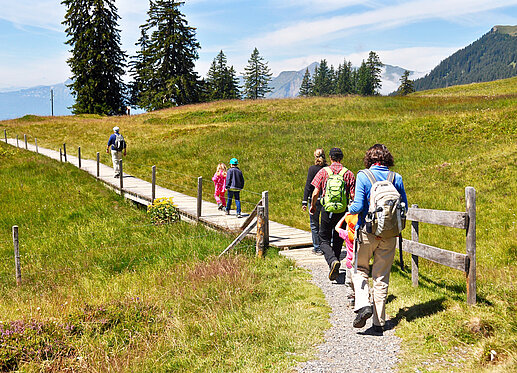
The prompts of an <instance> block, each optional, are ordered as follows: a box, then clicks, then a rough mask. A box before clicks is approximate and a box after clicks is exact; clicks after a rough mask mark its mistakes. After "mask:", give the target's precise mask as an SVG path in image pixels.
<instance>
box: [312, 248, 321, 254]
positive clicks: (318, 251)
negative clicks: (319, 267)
mask: <svg viewBox="0 0 517 373" xmlns="http://www.w3.org/2000/svg"><path fill="white" fill-rule="evenodd" d="M312 253H313V254H314V255H323V251H321V249H312Z"/></svg>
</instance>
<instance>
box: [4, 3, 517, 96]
mask: <svg viewBox="0 0 517 373" xmlns="http://www.w3.org/2000/svg"><path fill="white" fill-rule="evenodd" d="M115 4H116V6H117V8H118V14H119V15H120V17H121V19H120V21H119V28H120V30H121V32H120V35H121V41H122V49H123V50H124V51H126V53H127V54H128V55H129V56H131V55H134V54H135V51H136V46H135V42H136V41H137V39H138V37H139V34H140V29H139V26H140V25H142V24H143V23H145V20H146V17H147V14H146V13H147V10H148V7H149V2H148V1H147V0H116V2H115ZM180 10H181V12H182V13H183V14H184V15H185V17H186V19H187V21H188V23H189V25H190V26H193V27H195V28H196V37H197V39H198V41H199V43H200V44H201V49H200V50H199V60H198V61H197V62H196V70H197V71H198V73H199V74H200V75H201V76H204V75H205V74H206V72H207V71H208V68H209V66H210V64H211V62H212V60H213V59H214V58H215V56H216V55H217V53H218V52H219V51H221V50H222V51H223V52H224V54H225V55H226V57H227V59H228V63H229V65H232V66H234V68H235V70H236V71H237V73H239V74H240V73H242V72H243V71H244V67H245V66H246V64H247V61H248V59H249V57H250V55H251V52H252V51H253V49H254V48H255V47H256V48H258V50H259V52H260V55H261V56H262V57H263V58H264V59H265V61H267V62H268V66H269V67H270V69H271V72H272V73H273V75H274V76H276V75H278V74H279V73H280V72H281V71H286V70H301V69H303V68H305V67H306V66H308V65H309V64H311V63H312V62H319V61H320V60H322V59H326V60H327V61H328V62H329V64H332V65H334V66H337V65H338V64H340V63H342V62H343V60H344V59H346V60H347V61H352V63H353V64H354V65H355V66H358V65H359V64H360V63H361V61H362V60H363V59H366V58H367V56H368V52H369V51H375V52H376V53H377V54H378V55H379V57H380V59H381V61H382V62H383V63H385V64H389V65H395V66H400V67H403V68H405V69H408V70H412V71H418V72H426V71H430V70H431V69H432V68H433V67H435V66H436V65H437V64H438V63H439V62H440V61H441V60H443V59H444V58H446V57H448V56H449V55H451V54H452V53H454V52H455V51H457V50H458V49H461V48H463V47H465V46H467V45H468V44H470V43H472V42H473V41H475V40H477V39H479V38H480V37H481V36H483V35H484V34H485V33H487V32H489V31H490V29H491V28H492V27H493V26H495V25H517V0H384V1H383V0H380V1H375V0H185V4H184V5H183V6H182V7H181V8H180ZM64 13H65V8H64V6H63V5H61V4H60V0H16V1H13V0H0V91H6V90H14V89H19V88H23V87H32V86H37V85H52V84H58V83H63V82H65V81H66V80H67V79H68V78H69V77H70V70H69V68H68V65H67V63H66V60H67V58H68V57H69V56H70V54H69V50H70V47H69V46H68V45H66V44H65V41H66V40H67V36H66V34H65V32H64V26H63V25H62V24H61V22H62V21H63V16H64Z"/></svg>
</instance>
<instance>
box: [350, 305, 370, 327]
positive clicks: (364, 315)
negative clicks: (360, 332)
mask: <svg viewBox="0 0 517 373" xmlns="http://www.w3.org/2000/svg"><path fill="white" fill-rule="evenodd" d="M356 313H357V315H356V317H355V319H354V323H353V324H354V328H362V327H363V326H365V325H366V320H368V319H369V318H370V317H372V315H373V312H372V306H365V307H363V308H359V309H358V310H357V311H356Z"/></svg>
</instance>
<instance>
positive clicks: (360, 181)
mask: <svg viewBox="0 0 517 373" xmlns="http://www.w3.org/2000/svg"><path fill="white" fill-rule="evenodd" d="M329 157H330V165H327V161H326V158H325V153H324V151H323V149H316V150H315V151H314V165H312V166H311V167H309V170H308V173H307V182H306V184H305V189H304V198H303V201H302V210H303V211H306V210H307V208H308V209H309V214H310V227H311V232H312V241H313V253H314V254H319V255H324V257H325V260H326V261H327V264H328V266H329V269H330V271H329V279H330V280H331V281H334V280H336V279H337V278H338V276H339V269H340V268H341V263H342V260H343V259H344V261H345V267H346V269H345V292H346V297H347V299H348V304H349V305H350V306H353V307H354V311H355V314H356V316H355V319H354V320H353V326H354V327H356V328H362V327H364V326H365V325H366V320H368V319H369V318H370V317H372V316H373V325H372V327H373V332H375V333H381V334H382V332H383V330H384V326H385V323H386V314H385V313H386V312H385V306H386V297H387V294H388V285H389V278H390V271H391V266H392V264H393V259H394V257H395V247H396V243H397V237H398V236H399V235H400V232H401V231H402V229H403V228H404V226H405V215H406V211H407V205H408V203H407V197H406V192H405V190H404V184H403V182H402V177H401V176H400V175H399V174H398V173H395V172H393V171H390V170H389V168H390V167H392V166H393V165H394V159H393V156H392V154H391V153H390V151H389V150H388V148H387V147H386V146H385V145H383V144H375V145H373V146H372V147H371V148H370V149H368V151H367V152H366V155H365V156H364V166H365V169H363V170H361V171H359V172H358V174H357V178H356V177H355V176H354V174H353V173H352V172H351V171H350V170H348V169H347V168H346V167H344V166H343V164H342V163H341V161H342V160H343V152H342V151H341V149H340V148H332V149H331V150H330V152H329ZM343 225H345V227H346V228H343ZM343 243H345V247H346V250H342V248H343ZM372 257H373V264H372V265H371V275H372V279H373V289H372V290H373V291H372V302H371V301H370V287H369V283H368V277H369V274H370V259H371V258H372Z"/></svg>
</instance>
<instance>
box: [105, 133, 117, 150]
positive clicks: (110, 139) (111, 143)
mask: <svg viewBox="0 0 517 373" xmlns="http://www.w3.org/2000/svg"><path fill="white" fill-rule="evenodd" d="M114 143H115V136H114V135H111V136H110V138H109V140H108V146H107V147H106V153H109V152H110V146H111V145H113V144H114Z"/></svg>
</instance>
